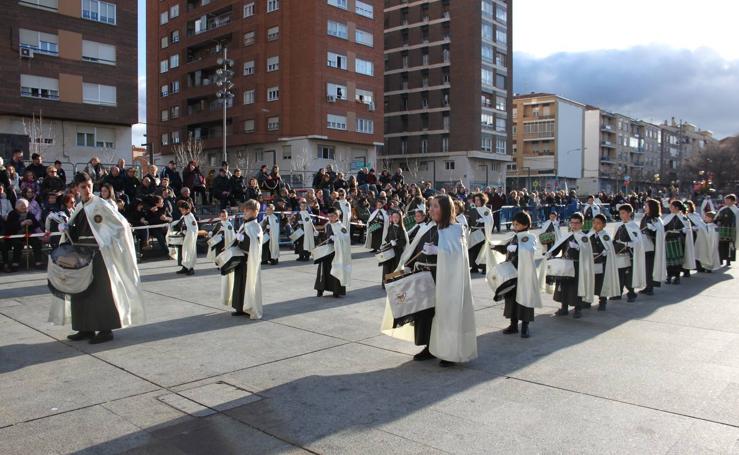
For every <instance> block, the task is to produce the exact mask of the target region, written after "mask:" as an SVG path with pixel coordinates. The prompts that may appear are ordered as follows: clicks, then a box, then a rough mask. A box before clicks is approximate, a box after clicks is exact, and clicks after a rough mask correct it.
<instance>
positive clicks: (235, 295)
mask: <svg viewBox="0 0 739 455" xmlns="http://www.w3.org/2000/svg"><path fill="white" fill-rule="evenodd" d="M255 219H256V218H249V219H248V220H244V223H249V222H251V221H254V220H255ZM243 234H244V240H242V241H240V242H239V241H238V240H236V242H235V243H236V246H238V247H239V248H240V249H241V250H242V251H243V252H244V253H245V254H244V257H243V258H241V261H240V263H239V265H237V266H236V268H235V269H234V271H233V274H234V288H233V291H232V293H231V307H232V308H233V309H234V310H235V311H244V298H245V297H246V272H247V267H246V261H247V258H248V257H249V246H250V245H251V239H250V238H249V236H248V235H247V233H246V229H244V231H243Z"/></svg>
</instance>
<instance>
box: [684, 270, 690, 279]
mask: <svg viewBox="0 0 739 455" xmlns="http://www.w3.org/2000/svg"><path fill="white" fill-rule="evenodd" d="M683 277H684V278H690V270H684V271H683Z"/></svg>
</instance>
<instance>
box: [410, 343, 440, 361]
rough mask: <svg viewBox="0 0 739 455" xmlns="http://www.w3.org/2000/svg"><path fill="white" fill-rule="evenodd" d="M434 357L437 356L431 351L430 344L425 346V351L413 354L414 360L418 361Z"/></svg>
mask: <svg viewBox="0 0 739 455" xmlns="http://www.w3.org/2000/svg"><path fill="white" fill-rule="evenodd" d="M434 358H435V357H434V355H433V354H432V353H431V351H429V347H428V346H426V347H425V348H423V351H421V352H419V353H418V354H416V355H414V356H413V360H415V361H417V362H422V361H424V360H431V359H434Z"/></svg>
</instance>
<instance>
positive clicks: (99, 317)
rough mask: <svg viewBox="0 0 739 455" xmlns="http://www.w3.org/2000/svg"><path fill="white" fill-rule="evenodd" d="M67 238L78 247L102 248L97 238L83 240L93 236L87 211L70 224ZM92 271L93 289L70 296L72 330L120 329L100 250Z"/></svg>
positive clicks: (91, 287) (91, 286)
mask: <svg viewBox="0 0 739 455" xmlns="http://www.w3.org/2000/svg"><path fill="white" fill-rule="evenodd" d="M68 235H69V236H70V238H71V239H72V241H73V242H74V243H75V244H79V245H83V246H90V247H92V248H95V249H99V247H98V245H97V242H96V241H95V239H80V237H92V230H91V229H90V222H89V220H88V219H87V215H86V214H85V211H84V210H80V211H79V213H78V214H77V216H75V218H74V220H72V222H71V223H70V224H69V231H68ZM92 268H93V279H92V283H91V284H90V287H89V288H87V290H86V291H85V292H83V293H81V294H75V295H73V296H71V312H72V329H73V330H76V331H78V332H93V331H104V330H113V329H120V328H121V318H120V316H119V315H118V308H117V307H116V306H115V300H114V299H113V291H112V289H111V286H110V277H109V276H108V268H107V267H106V266H105V262H104V261H103V255H102V254H100V251H96V252H95V257H94V259H93V261H92Z"/></svg>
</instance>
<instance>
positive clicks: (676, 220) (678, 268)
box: [665, 214, 686, 277]
mask: <svg viewBox="0 0 739 455" xmlns="http://www.w3.org/2000/svg"><path fill="white" fill-rule="evenodd" d="M682 219H683V215H682V214H677V215H675V216H674V217H672V219H671V220H670V222H669V223H667V224H665V248H666V249H667V248H669V244H670V243H671V242H680V243H682V245H683V257H684V255H685V239H686V236H685V234H684V233H683V232H682V231H683V228H685V225H684V224H683V222H682V221H681V220H682ZM682 262H683V261H682V260H680V263H679V264H672V265H670V261H669V260H668V261H667V276H668V277H679V276H680V274H681V273H682V271H683V264H682Z"/></svg>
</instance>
